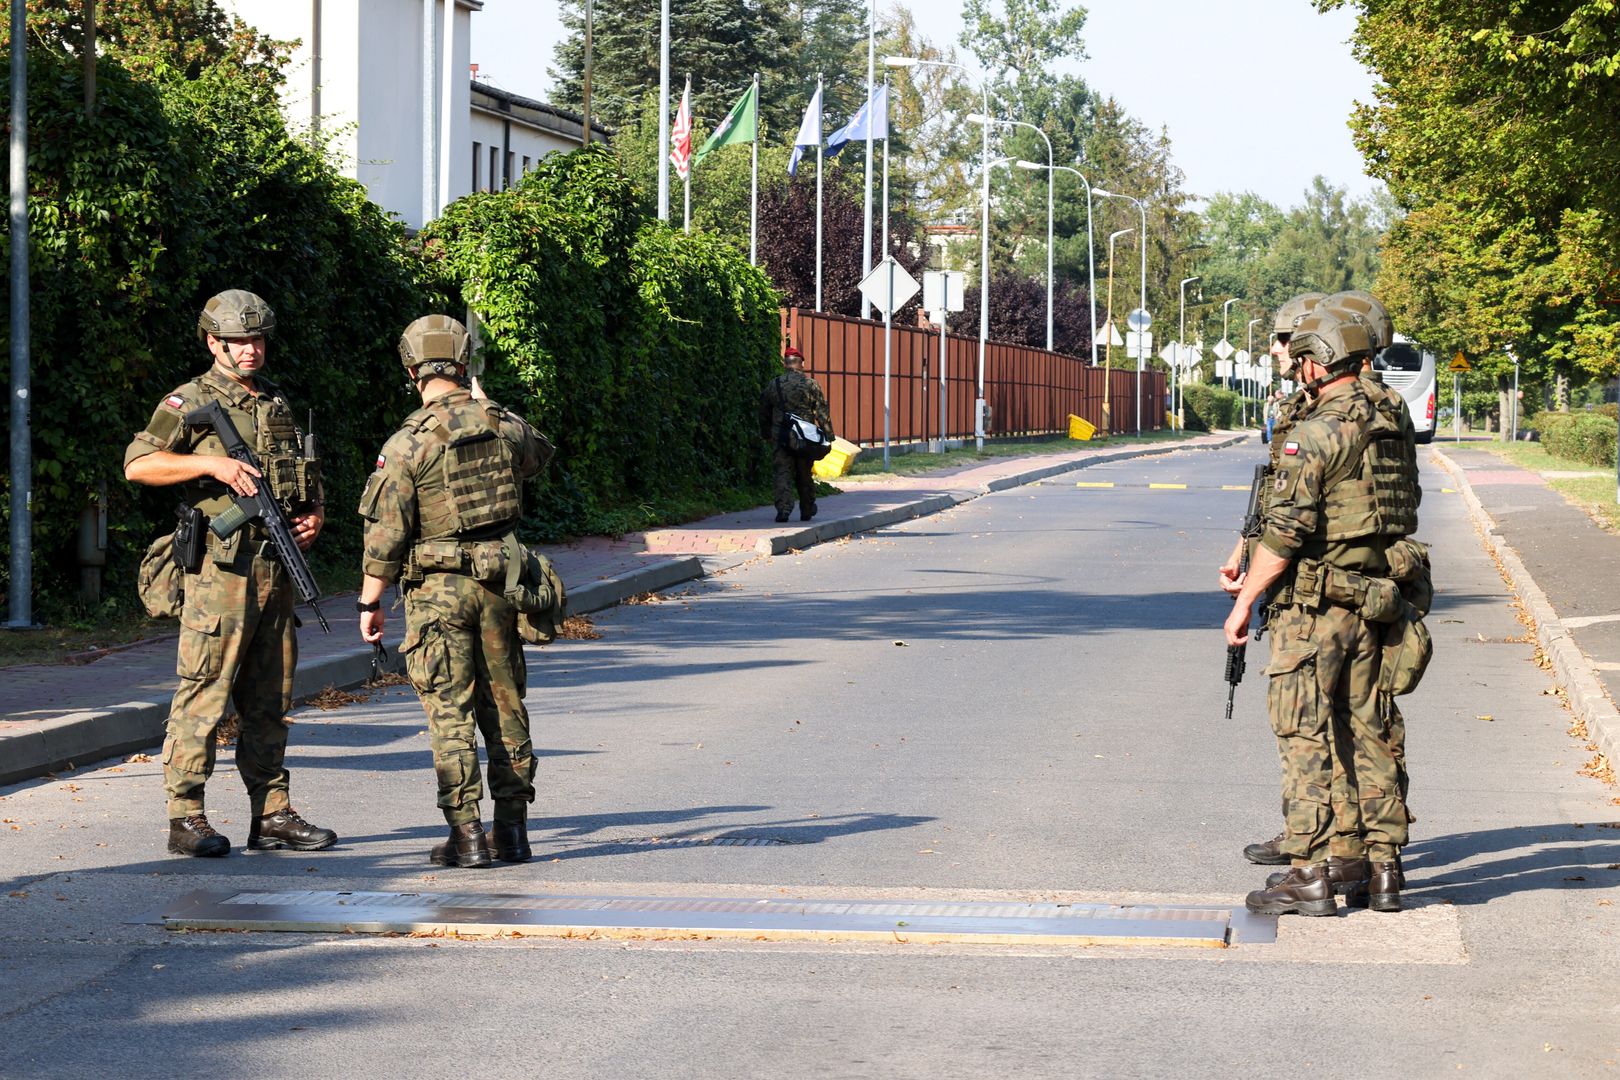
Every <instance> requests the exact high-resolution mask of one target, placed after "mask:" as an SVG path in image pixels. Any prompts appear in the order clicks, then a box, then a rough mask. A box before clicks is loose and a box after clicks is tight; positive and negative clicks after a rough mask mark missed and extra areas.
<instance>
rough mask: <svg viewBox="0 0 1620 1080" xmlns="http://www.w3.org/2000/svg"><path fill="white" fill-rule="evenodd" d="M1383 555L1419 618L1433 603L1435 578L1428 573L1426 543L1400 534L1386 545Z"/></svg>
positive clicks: (1403, 594) (1402, 592) (1404, 596)
mask: <svg viewBox="0 0 1620 1080" xmlns="http://www.w3.org/2000/svg"><path fill="white" fill-rule="evenodd" d="M1385 557H1386V558H1387V559H1388V560H1389V576H1390V577H1392V578H1394V579H1395V580H1396V581H1398V582H1400V584H1401V596H1402V597H1403V598H1404V599H1405V600H1406V602H1407V603H1408V604H1410V605H1411V606H1412V608H1413V610H1415V611H1416V612H1417V614H1418V617H1419V618H1422V617H1423V616H1425V615H1427V614H1428V613H1429V608H1430V607H1431V606H1433V604H1434V578H1433V577H1431V576H1430V573H1429V548H1428V546H1427V545H1426V544H1420V543H1418V542H1417V541H1416V540H1413V539H1411V538H1410V537H1402V538H1401V539H1399V540H1397V541H1395V542H1394V543H1393V544H1391V545H1389V550H1388V551H1387V552H1386V553H1385Z"/></svg>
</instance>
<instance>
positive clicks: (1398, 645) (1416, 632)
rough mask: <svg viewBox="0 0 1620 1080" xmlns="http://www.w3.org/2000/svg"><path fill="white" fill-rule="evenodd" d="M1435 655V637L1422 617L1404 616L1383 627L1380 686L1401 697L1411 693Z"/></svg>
mask: <svg viewBox="0 0 1620 1080" xmlns="http://www.w3.org/2000/svg"><path fill="white" fill-rule="evenodd" d="M1432 659H1434V639H1433V638H1431V637H1430V636H1429V628H1428V627H1427V626H1424V625H1423V620H1422V619H1412V618H1407V619H1402V620H1400V621H1399V622H1396V623H1392V624H1391V625H1390V626H1389V628H1388V629H1387V630H1385V631H1384V645H1383V657H1382V667H1381V668H1380V669H1379V672H1378V689H1379V690H1380V691H1381V692H1382V693H1385V694H1390V695H1393V696H1396V697H1399V696H1400V695H1402V694H1410V693H1411V692H1412V691H1413V690H1416V689H1417V688H1418V683H1420V682H1422V681H1423V673H1424V672H1425V671H1427V670H1428V669H1429V661H1430V660H1432Z"/></svg>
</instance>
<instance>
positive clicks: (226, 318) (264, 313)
mask: <svg viewBox="0 0 1620 1080" xmlns="http://www.w3.org/2000/svg"><path fill="white" fill-rule="evenodd" d="M275 328H276V313H275V312H274V311H272V310H270V305H269V304H267V303H265V302H264V300H263V298H261V297H260V296H258V295H257V294H255V293H250V292H248V291H247V290H246V289H226V290H225V291H224V292H222V293H218V294H216V295H214V296H211V297H209V299H208V303H206V304H204V305H203V309H202V315H200V316H199V317H198V319H197V340H198V341H202V342H207V340H208V335H209V334H212V335H214V336H215V337H217V338H219V339H220V340H222V341H230V340H232V339H240V338H252V337H262V336H264V335H266V334H269V333H270V331H272V330H274V329H275Z"/></svg>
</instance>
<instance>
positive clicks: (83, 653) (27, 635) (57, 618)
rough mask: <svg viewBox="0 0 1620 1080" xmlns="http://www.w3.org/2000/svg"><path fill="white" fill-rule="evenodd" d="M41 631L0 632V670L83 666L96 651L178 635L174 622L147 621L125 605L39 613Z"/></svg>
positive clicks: (143, 615) (136, 609)
mask: <svg viewBox="0 0 1620 1080" xmlns="http://www.w3.org/2000/svg"><path fill="white" fill-rule="evenodd" d="M38 617H39V618H40V620H41V621H42V622H44V623H45V626H44V628H43V629H40V630H6V631H0V668H6V667H14V666H16V665H17V664H62V663H68V664H71V663H86V662H88V661H89V660H91V659H94V654H95V651H96V650H100V649H106V648H108V647H109V646H114V645H125V644H128V643H130V642H134V641H144V640H146V639H147V638H151V637H163V636H165V635H169V634H174V633H176V632H178V630H179V628H180V624H179V622H178V621H176V620H174V619H149V618H147V617H146V612H145V611H142V610H140V609H139V608H135V607H130V606H127V605H121V604H114V603H110V602H109V603H103V604H101V605H99V606H97V607H95V608H93V609H92V608H88V607H83V606H81V607H78V608H74V609H69V610H65V611H40V612H39V613H38Z"/></svg>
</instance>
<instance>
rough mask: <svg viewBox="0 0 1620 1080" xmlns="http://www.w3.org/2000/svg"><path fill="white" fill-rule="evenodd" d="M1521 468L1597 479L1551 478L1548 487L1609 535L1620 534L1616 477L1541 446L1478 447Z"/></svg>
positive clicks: (1497, 445)
mask: <svg viewBox="0 0 1620 1080" xmlns="http://www.w3.org/2000/svg"><path fill="white" fill-rule="evenodd" d="M1475 448H1477V449H1480V450H1488V451H1490V452H1491V453H1493V454H1495V455H1496V456H1497V457H1499V458H1504V459H1506V460H1508V461H1511V462H1512V463H1513V464H1515V465H1518V466H1519V467H1520V468H1525V469H1530V470H1532V471H1534V472H1538V473H1548V472H1583V473H1597V474H1599V475H1596V476H1549V477H1547V478H1546V479H1547V485H1548V486H1549V487H1551V488H1552V489H1553V490H1554V491H1556V492H1558V493H1559V494H1560V495H1562V496H1563V497H1564V499H1565V501H1566V502H1569V503H1571V504H1573V505H1575V506H1579V507H1580V508H1581V509H1582V510H1585V511H1586V512H1587V513H1588V514H1590V515H1591V516H1592V518H1593V520H1594V521H1596V522H1597V523H1598V524H1599V525H1600V526H1602V527H1603V528H1604V529H1605V530H1606V531H1608V532H1620V504H1617V503H1616V502H1615V475H1614V473H1613V472H1611V471H1610V470H1608V469H1604V468H1600V467H1598V466H1595V465H1590V464H1588V463H1586V462H1584V461H1573V460H1571V459H1570V458H1564V457H1559V456H1558V455H1556V454H1549V453H1548V452H1547V451H1546V450H1545V449H1544V448H1543V447H1542V446H1541V444H1540V443H1476V444H1475Z"/></svg>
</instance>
